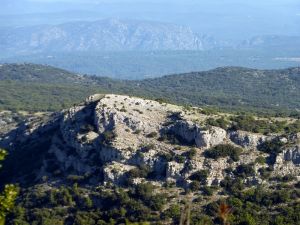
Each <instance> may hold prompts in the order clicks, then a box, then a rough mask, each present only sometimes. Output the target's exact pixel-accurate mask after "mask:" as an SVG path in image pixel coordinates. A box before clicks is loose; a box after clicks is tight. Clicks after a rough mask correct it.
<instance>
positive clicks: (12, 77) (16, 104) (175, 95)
mask: <svg viewBox="0 0 300 225" xmlns="http://www.w3.org/2000/svg"><path fill="white" fill-rule="evenodd" d="M0 85H1V90H0V91H1V99H0V100H1V101H0V107H1V108H10V109H18V108H23V109H28V110H55V109H59V108H64V107H65V106H66V105H68V104H70V103H71V102H73V101H74V102H78V101H79V100H80V99H82V98H84V97H86V96H87V95H89V94H92V93H95V92H101V93H119V94H128V95H135V96H143V97H148V98H154V99H155V98H163V99H166V100H168V101H170V102H174V103H178V104H185V105H188V104H192V105H197V106H214V107H219V108H223V109H227V110H243V109H246V110H248V111H256V112H259V111H261V112H267V111H270V112H271V111H272V112H274V111H277V112H283V111H287V112H292V111H297V110H299V109H300V101H299V99H300V91H299V90H300V69H299V68H290V69H282V70H255V69H246V68H240V67H225V68H218V69H214V70H210V71H204V72H194V73H188V74H179V75H169V76H164V77H161V78H155V79H145V80H141V81H122V80H113V79H109V78H103V77H89V76H80V75H75V74H71V73H69V72H67V71H64V70H59V69H56V68H52V67H49V66H45V67H44V66H40V65H34V64H4V65H2V66H1V67H0ZM11 90H14V91H11ZM52 98H54V99H60V100H59V102H56V101H52ZM43 101H44V104H42V105H40V106H39V105H38V104H35V103H37V102H43ZM24 102H26V104H24ZM51 102H52V104H51Z"/></svg>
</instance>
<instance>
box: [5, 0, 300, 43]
mask: <svg viewBox="0 0 300 225" xmlns="http://www.w3.org/2000/svg"><path fill="white" fill-rule="evenodd" d="M0 1H1V8H0V19H1V21H0V26H3V25H7V26H9V25H14V26H22V25H32V24H40V23H52V24H55V23H61V22H67V21H72V20H95V19H103V18H108V17H118V18H130V19H142V20H156V21H165V22H172V23H177V24H183V25H187V26H191V27H192V28H193V29H194V30H195V31H197V32H200V33H203V34H210V35H213V36H217V37H220V38H246V37H249V36H255V35H261V34H282V35H300V0H180V1H179V0H0ZM62 12H63V13H62ZM32 13H34V14H35V15H30V16H24V15H23V16H14V17H12V16H7V15H9V14H14V15H15V14H32ZM45 13H47V15H45ZM41 14H43V15H41Z"/></svg>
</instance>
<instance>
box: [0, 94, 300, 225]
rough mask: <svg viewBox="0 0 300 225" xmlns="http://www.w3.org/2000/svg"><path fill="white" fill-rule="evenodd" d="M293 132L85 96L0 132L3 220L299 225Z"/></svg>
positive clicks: (277, 124) (296, 127)
mask: <svg viewBox="0 0 300 225" xmlns="http://www.w3.org/2000/svg"><path fill="white" fill-rule="evenodd" d="M204 113H205V114H204ZM299 132H300V123H299V120H296V119H291V118H290V119H288V120H284V121H282V120H278V119H271V120H270V119H265V118H256V119H255V118H253V117H248V116H241V115H239V116H238V115H234V114H231V115H230V114H222V113H215V114H210V115H207V113H206V111H203V110H202V109H200V108H196V107H194V108H189V109H188V108H186V107H182V106H176V105H171V104H166V103H160V102H157V101H153V100H146V99H141V98H137V97H130V96H124V95H114V94H110V95H101V94H98V95H93V96H90V97H89V98H87V99H86V100H85V101H84V102H83V103H81V104H78V105H74V106H73V107H71V108H70V109H68V110H64V111H61V112H57V113H54V114H52V115H50V116H49V115H45V116H39V117H33V118H30V119H29V120H27V121H25V122H24V123H21V124H20V126H18V127H17V128H16V129H12V130H11V131H10V132H8V133H2V134H1V135H0V147H2V148H7V149H8V151H9V153H10V154H9V156H8V158H7V160H6V161H5V163H4V164H3V170H2V171H1V172H0V180H1V182H14V183H19V185H20V187H21V192H20V196H19V198H18V199H17V203H16V207H15V210H14V211H13V212H12V213H10V214H9V215H8V217H7V224H16V223H17V224H43V223H47V224H56V223H57V224H82V225H83V224H84V225H88V224H124V223H127V224H128V223H129V222H128V221H131V222H146V221H147V222H151V223H153V224H160V223H163V224H179V223H180V221H182V220H185V221H189V222H190V224H208V225H212V224H224V221H227V222H230V224H232V225H243V224H253V225H256V224H257V225H258V224H259V225H261V224H265V225H273V224H286V225H295V224H299V220H298V219H299V213H300V202H299V197H300V189H299V188H300V183H299V174H300V161H299V157H300V145H299V143H300V135H299ZM222 202H223V204H222ZM224 208H225V209H226V208H227V210H225V211H224ZM222 209H223V210H222ZM228 209H230V210H228ZM220 211H221V212H222V211H223V213H222V214H220ZM126 220H127V222H126Z"/></svg>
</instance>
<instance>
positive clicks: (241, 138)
mask: <svg viewBox="0 0 300 225" xmlns="http://www.w3.org/2000/svg"><path fill="white" fill-rule="evenodd" d="M229 138H230V140H231V141H232V142H234V143H235V144H237V145H240V146H242V147H243V148H248V149H256V148H257V146H258V145H260V144H262V143H263V142H264V141H265V140H266V138H267V137H266V136H265V135H261V134H253V133H250V132H246V131H232V132H229Z"/></svg>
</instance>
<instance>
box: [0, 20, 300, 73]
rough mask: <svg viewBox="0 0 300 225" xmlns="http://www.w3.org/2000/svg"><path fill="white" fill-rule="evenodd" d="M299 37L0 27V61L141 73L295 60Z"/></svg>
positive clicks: (123, 25) (107, 24)
mask: <svg viewBox="0 0 300 225" xmlns="http://www.w3.org/2000/svg"><path fill="white" fill-rule="evenodd" d="M299 52H300V38H299V37H296V36H294V37H292V36H257V37H253V38H249V40H245V41H240V42H237V41H235V42H231V41H226V40H217V39H215V38H214V37H210V36H207V35H200V34H198V33H196V32H194V31H193V30H192V29H191V28H189V27H185V26H180V25H174V24H170V23H161V22H149V21H137V20H124V19H122V20H121V19H106V20H98V21H93V22H92V21H89V22H88V21H85V22H69V23H64V24H61V25H37V26H28V27H27V26H26V27H17V28H16V27H15V28H13V27H7V28H3V27H2V28H0V63H23V62H30V63H35V64H49V65H52V66H55V67H59V68H64V69H66V70H70V71H73V72H76V73H85V74H96V75H98V76H109V77H113V78H119V79H143V78H149V77H157V76H162V75H165V74H172V73H187V72H191V71H201V70H208V69H213V68H216V67H224V66H241V67H251V68H257V69H278V68H286V67H295V66H299V65H300V64H299V62H300V55H299Z"/></svg>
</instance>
